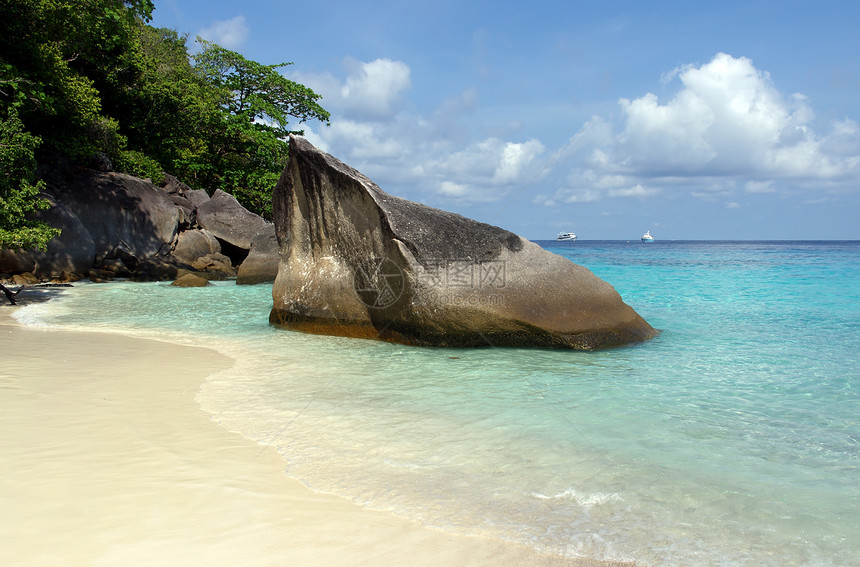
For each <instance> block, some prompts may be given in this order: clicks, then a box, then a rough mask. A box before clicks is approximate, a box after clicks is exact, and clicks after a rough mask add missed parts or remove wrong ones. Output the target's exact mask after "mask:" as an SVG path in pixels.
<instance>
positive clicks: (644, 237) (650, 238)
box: [642, 230, 654, 242]
mask: <svg viewBox="0 0 860 567" xmlns="http://www.w3.org/2000/svg"><path fill="white" fill-rule="evenodd" d="M642 242H654V237H653V236H651V231H650V230H646V231H645V234H643V235H642Z"/></svg>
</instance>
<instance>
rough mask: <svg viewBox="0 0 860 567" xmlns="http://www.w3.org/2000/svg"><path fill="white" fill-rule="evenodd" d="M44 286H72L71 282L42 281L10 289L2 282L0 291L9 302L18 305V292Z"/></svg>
mask: <svg viewBox="0 0 860 567" xmlns="http://www.w3.org/2000/svg"><path fill="white" fill-rule="evenodd" d="M45 287H72V284H70V283H42V284H36V285H31V286H26V285H22V286H21V287H19V288H18V289H17V291H12V290H11V289H9V288H7V287H6V286H4V285H3V284H0V291H2V292H3V293H5V294H6V298H7V299H8V300H9V303H10V304H12V305H18V301H17V300H16V299H15V298H16V297H18V294H19V293H21V292H22V291H24V288H28V289H40V288H45Z"/></svg>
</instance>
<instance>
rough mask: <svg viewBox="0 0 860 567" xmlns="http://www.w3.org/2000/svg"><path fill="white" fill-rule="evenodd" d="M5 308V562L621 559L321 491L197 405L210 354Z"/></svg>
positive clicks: (551, 562) (0, 462) (0, 471)
mask: <svg viewBox="0 0 860 567" xmlns="http://www.w3.org/2000/svg"><path fill="white" fill-rule="evenodd" d="M14 309H15V307H11V306H8V305H3V306H0V353H2V354H0V356H2V364H0V408H2V411H0V478H2V479H3V481H2V483H0V540H2V544H0V564H2V565H18V566H23V565H26V566H41V565H62V566H66V567H74V566H79V565H80V566H83V565H87V566H100V565H106V566H107V565H110V566H115V565H123V566H134V565H146V566H151V565H160V566H173V565H176V566H193V565H206V566H218V565H224V566H227V565H229V566H235V565H243V566H249V565H250V566H258V565H272V566H275V565H277V566H285V565H289V566H291V567H297V566H321V565H325V566H362V565H367V566H370V565H373V566H399V565H407V566H409V567H419V566H428V567H429V566H434V567H439V566H448V565H451V566H455V565H456V566H466V565H468V566H481V565H484V566H529V565H533V566H556V565H559V566H560V565H578V566H593V567H597V566H607V565H619V564H614V563H601V562H595V561H588V560H573V559H564V558H559V557H550V556H544V555H539V554H536V553H534V552H532V551H530V550H527V549H522V548H519V547H515V546H510V545H506V544H504V543H501V542H498V541H493V540H487V539H482V538H471V537H464V536H457V535H450V534H446V533H442V532H439V531H435V530H431V529H427V528H424V527H422V526H420V525H418V524H416V523H413V522H410V521H408V520H404V519H401V518H397V517H395V516H392V515H390V514H387V513H384V512H376V511H372V510H367V509H364V508H361V507H359V506H357V505H355V504H353V503H352V502H350V501H348V500H346V499H343V498H339V497H336V496H332V495H327V494H319V493H315V492H313V491H311V490H309V489H307V488H306V487H305V486H304V485H302V484H301V483H299V482H298V481H295V480H293V479H291V478H289V477H287V476H286V475H285V474H284V469H285V463H284V461H283V460H282V459H281V457H280V456H279V455H278V454H277V453H276V452H275V451H274V450H273V449H271V448H264V447H261V446H260V445H258V444H256V443H254V442H252V441H250V440H248V439H245V438H244V437H241V436H240V435H238V434H234V433H231V432H229V431H227V430H226V429H224V428H222V427H221V426H219V425H218V424H216V423H215V422H213V421H212V420H210V419H209V415H208V414H207V413H205V412H203V411H202V410H201V409H200V408H199V407H198V405H197V403H196V402H195V399H194V397H195V394H196V393H197V391H198V388H199V386H200V384H201V383H202V381H203V380H204V379H205V377H206V376H207V375H208V374H210V373H212V372H214V371H216V370H219V369H222V368H225V367H226V366H228V365H231V364H232V363H233V362H232V360H231V359H229V358H227V357H224V356H223V355H221V354H219V353H217V352H215V351H213V350H209V349H205V348H198V347H188V346H181V345H174V344H169V343H164V342H159V341H153V340H145V339H138V338H131V337H126V336H123V335H120V334H114V333H100V332H99V333H95V332H94V333H90V332H77V331H68V330H56V329H42V328H33V327H23V326H20V325H19V324H18V323H17V322H16V321H15V320H14V319H12V318H11V317H10V315H11V313H12V312H13V310H14Z"/></svg>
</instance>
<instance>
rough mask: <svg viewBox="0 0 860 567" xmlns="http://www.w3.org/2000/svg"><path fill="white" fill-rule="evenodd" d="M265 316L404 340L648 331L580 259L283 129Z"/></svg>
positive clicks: (564, 339)
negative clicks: (362, 168)
mask: <svg viewBox="0 0 860 567" xmlns="http://www.w3.org/2000/svg"><path fill="white" fill-rule="evenodd" d="M274 208H275V226H276V233H277V237H278V241H279V243H280V247H281V259H280V265H279V271H278V276H277V279H276V280H275V283H274V286H273V290H272V296H273V300H274V305H273V308H272V312H271V315H270V321H271V322H272V323H273V324H276V325H281V326H284V327H287V328H290V329H296V330H300V331H307V332H314V333H324V334H332V335H342V336H352V337H366V338H378V339H383V340H389V341H395V342H401V343H406V344H414V345H439V346H482V345H487V346H538V347H569V348H576V349H595V348H600V347H609V346H617V345H622V344H625V343H630V342H636V341H643V340H646V339H649V338H651V337H653V336H654V335H655V334H656V331H655V330H654V329H653V328H652V327H651V326H650V325H649V324H648V323H647V322H645V321H644V320H643V319H642V318H641V317H640V316H639V315H638V314H637V313H636V312H635V311H634V310H633V309H632V308H631V307H630V306H628V305H626V304H625V303H624V302H623V301H622V299H621V297H620V296H619V294H618V293H617V292H616V291H615V289H614V288H613V287H612V286H611V285H609V284H608V283H606V282H605V281H603V280H601V279H599V278H597V277H596V276H595V275H594V274H592V273H591V272H590V271H589V270H588V269H586V268H584V267H582V266H578V265H576V264H573V263H572V262H570V261H568V260H566V259H565V258H562V257H560V256H557V255H555V254H552V253H550V252H547V251H546V250H544V249H543V248H541V247H540V246H538V245H536V244H534V243H532V242H529V241H527V240H525V239H523V238H521V237H519V236H517V235H516V234H513V233H511V232H508V231H506V230H503V229H501V228H497V227H494V226H490V225H488V224H483V223H479V222H476V221H473V220H470V219H467V218H464V217H462V216H460V215H456V214H453V213H449V212H445V211H441V210H438V209H433V208H430V207H427V206H424V205H420V204H418V203H413V202H410V201H407V200H405V199H401V198H399V197H394V196H392V195H389V194H387V193H385V192H383V191H382V190H381V189H380V188H379V187H377V186H376V185H375V184H374V183H373V182H372V181H371V180H370V179H368V178H367V177H365V176H364V175H362V174H361V173H359V172H358V171H356V170H354V169H352V168H351V167H349V166H347V165H345V164H343V163H341V162H340V161H338V160H337V159H335V158H334V157H332V156H330V155H328V154H326V153H323V152H321V151H320V150H318V149H317V148H315V147H314V146H312V145H311V144H310V143H309V142H308V141H307V140H305V139H303V138H299V137H296V136H291V137H290V159H289V163H288V164H287V167H286V168H285V169H284V172H283V173H282V175H281V178H280V180H279V182H278V185H277V187H276V188H275V192H274Z"/></svg>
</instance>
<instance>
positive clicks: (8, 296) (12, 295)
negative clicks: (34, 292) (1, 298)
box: [0, 284, 26, 305]
mask: <svg viewBox="0 0 860 567" xmlns="http://www.w3.org/2000/svg"><path fill="white" fill-rule="evenodd" d="M25 287H26V286H23V285H22V286H21V287H19V288H18V291H15V292H13V291H12V290H10V289H8V288H7V287H6V286H5V285H3V284H0V291H2V292H3V293H5V294H6V299H8V300H9V304H10V305H18V302H17V301H16V300H15V298H16V297H17V296H18V294H19V293H21V292H22V291H24V288H25Z"/></svg>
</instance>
